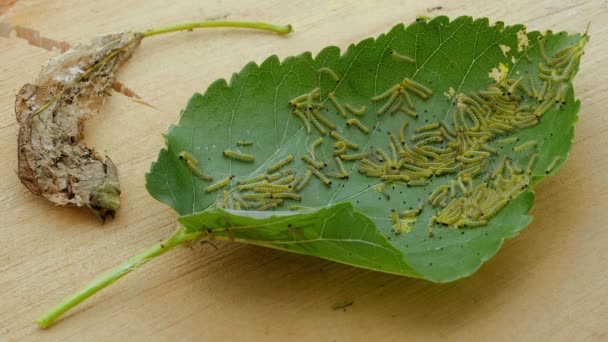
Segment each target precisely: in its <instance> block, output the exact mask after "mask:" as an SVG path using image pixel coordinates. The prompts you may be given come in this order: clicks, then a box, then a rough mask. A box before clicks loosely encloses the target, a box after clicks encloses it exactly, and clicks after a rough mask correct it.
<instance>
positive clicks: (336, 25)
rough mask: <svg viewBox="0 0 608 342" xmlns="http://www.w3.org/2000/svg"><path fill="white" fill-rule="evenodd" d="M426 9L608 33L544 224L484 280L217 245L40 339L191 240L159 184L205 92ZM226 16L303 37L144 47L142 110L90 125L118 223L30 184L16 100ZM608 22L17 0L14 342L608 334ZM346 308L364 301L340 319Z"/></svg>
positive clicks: (274, 1)
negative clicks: (106, 278)
mask: <svg viewBox="0 0 608 342" xmlns="http://www.w3.org/2000/svg"><path fill="white" fill-rule="evenodd" d="M437 7H442V8H437ZM418 14H423V15H427V16H435V15H440V14H442V15H443V14H444V15H449V16H450V17H456V16H460V15H465V14H466V15H471V16H474V17H486V16H487V17H489V18H490V20H491V21H497V20H502V21H504V22H506V23H507V24H516V23H522V24H526V25H527V26H528V29H529V30H530V31H531V30H546V29H553V30H554V31H561V30H568V31H572V32H582V31H584V30H585V28H586V25H587V23H588V22H589V21H590V22H591V30H590V33H591V37H592V39H591V43H590V44H589V45H588V49H587V50H586V54H585V56H584V58H583V60H582V64H581V71H580V73H579V75H578V76H577V78H576V80H575V89H576V93H577V95H578V97H579V98H580V100H581V101H582V107H581V111H580V121H579V124H578V126H577V128H576V135H575V143H574V148H573V150H572V154H571V157H570V160H569V161H568V163H567V164H566V165H565V166H564V168H563V169H562V170H561V171H560V173H559V174H558V175H557V176H555V177H553V178H551V179H548V180H546V181H545V182H543V183H541V184H540V185H539V186H537V187H536V188H535V191H536V193H537V199H536V204H535V206H534V209H533V210H532V214H533V215H534V217H535V219H534V222H533V223H532V224H531V225H530V226H529V227H528V228H527V229H526V230H525V231H524V232H523V233H522V234H520V235H519V236H518V237H516V238H515V239H512V240H510V241H507V242H506V243H505V245H504V246H503V248H502V250H501V251H500V252H499V253H498V255H497V256H496V257H495V258H494V259H492V260H491V261H490V262H488V263H487V264H485V265H484V266H482V268H481V270H480V271H479V272H478V273H476V274H475V275H473V276H472V277H469V278H467V279H464V280H461V281H458V282H454V283H450V284H444V285H437V284H431V283H428V282H425V281H421V280H414V279H409V278H404V277H398V276H392V275H386V274H381V273H376V272H371V271H365V270H361V269H355V268H352V267H348V266H343V265H339V264H335V263H332V262H328V261H324V260H319V259H316V258H312V257H306V256H301V255H294V254H288V253H283V252H279V251H274V250H268V249H263V248H258V247H252V246H246V245H238V244H225V243H218V244H217V247H218V249H217V250H215V249H214V248H213V247H212V246H210V245H208V244H207V245H200V246H195V247H193V250H189V249H188V248H178V249H177V250H176V251H173V252H171V253H168V254H167V255H165V256H163V257H161V258H160V259H158V260H156V261H153V262H151V263H149V264H147V265H145V266H144V267H142V268H141V269H140V270H138V271H136V272H135V273H133V274H131V275H129V276H127V277H126V278H123V279H122V280H120V281H119V282H117V283H116V284H115V285H113V286H111V287H110V288H108V289H107V290H105V291H103V292H101V293H100V294H98V295H96V296H94V297H93V298H91V299H90V300H88V301H86V302H85V303H83V304H82V305H81V306H79V307H78V308H77V309H76V310H74V311H72V312H71V313H70V314H69V315H68V316H66V318H67V319H64V320H62V321H60V322H59V323H58V324H57V325H56V326H54V327H52V328H51V329H49V330H47V331H42V330H39V329H37V327H36V326H35V325H34V319H35V318H36V317H37V316H38V315H39V314H40V313H41V312H42V311H43V310H45V309H47V308H48V307H49V306H50V305H52V304H55V303H56V302H57V301H58V300H60V299H61V298H63V297H64V296H66V295H68V294H69V293H71V292H73V291H74V290H76V289H78V288H80V287H81V286H83V285H84V284H85V283H87V282H88V281H90V280H91V279H93V278H94V277H95V276H97V275H99V274H101V273H102V272H104V271H106V270H108V269H109V268H111V267H113V266H115V265H117V264H118V263H119V262H121V261H123V260H124V259H126V258H128V257H129V256H131V255H133V254H135V253H136V252H138V251H140V250H142V249H143V248H145V247H147V246H149V245H152V244H154V243H155V242H157V241H158V240H159V239H162V238H164V237H167V236H168V235H169V234H170V233H171V232H173V230H174V229H175V218H176V215H175V214H174V213H173V212H172V210H171V209H169V208H168V207H166V206H165V205H163V204H161V203H159V202H157V201H155V200H154V199H152V198H151V197H150V196H149V195H148V193H147V192H146V190H145V187H144V173H145V172H146V171H147V170H148V169H149V166H150V163H151V162H152V161H153V160H154V159H155V158H156V155H157V153H158V151H159V149H160V148H161V147H162V146H163V140H162V137H161V135H160V133H161V132H164V131H165V130H166V129H167V127H168V126H169V125H170V124H171V123H174V122H176V121H177V119H178V113H179V111H180V109H182V108H183V106H184V105H185V104H186V101H187V99H188V98H189V97H190V96H191V95H192V93H194V92H196V91H204V89H206V87H207V86H208V85H209V84H210V83H211V82H212V81H214V80H215V79H217V78H223V77H229V76H230V75H231V73H232V72H234V71H238V70H240V69H241V67H242V66H243V65H245V63H247V62H248V61H250V60H254V61H257V62H260V61H262V60H263V59H265V58H266V57H267V56H269V55H271V54H278V55H279V56H280V57H281V58H284V57H287V56H290V55H294V54H298V53H300V52H303V51H306V50H310V51H312V52H313V53H316V52H318V51H319V50H320V49H322V48H323V47H324V46H326V45H338V46H340V47H341V48H345V47H347V46H348V44H350V43H351V42H356V41H359V40H361V39H363V38H366V37H370V36H376V35H378V34H380V33H383V32H386V31H388V29H389V28H391V27H392V26H393V25H394V24H396V23H399V22H405V23H409V22H411V21H413V20H414V19H415V16H416V15H418ZM211 18H229V19H245V20H264V21H269V22H276V23H291V24H293V25H294V27H295V29H296V32H295V34H293V35H292V36H290V37H285V38H283V37H277V36H275V35H271V34H266V33H256V32H246V31H243V30H206V31H205V30H200V31H196V32H194V33H178V34H173V35H167V36H161V37H158V38H153V39H150V40H149V41H148V40H146V41H144V43H143V44H142V46H141V47H140V48H139V50H138V51H136V52H135V54H134V55H133V57H132V59H131V61H130V62H128V63H127V64H126V65H125V66H124V67H123V68H122V69H121V71H120V72H119V74H118V80H119V81H121V82H122V84H123V85H124V86H125V87H128V88H129V89H131V90H132V91H133V92H134V93H136V94H137V95H138V96H139V97H141V100H135V99H134V97H129V96H125V95H123V94H120V93H117V92H114V94H113V96H112V97H111V98H110V100H109V101H108V103H107V105H106V106H105V108H104V109H103V111H102V113H100V115H98V116H96V117H95V118H93V119H91V120H90V121H88V122H87V126H86V139H87V142H88V143H89V144H90V145H91V146H94V147H95V148H96V149H97V150H98V151H106V152H107V154H108V155H110V156H111V157H112V158H113V160H114V161H115V163H116V164H117V165H118V169H119V172H120V177H121V184H122V188H123V194H124V195H123V197H122V200H123V205H122V208H121V210H120V212H119V214H118V216H117V217H116V219H115V220H113V221H110V222H109V223H107V224H106V225H100V224H99V222H98V221H97V220H96V219H95V217H94V216H93V215H92V214H91V213H89V212H88V211H87V210H86V209H78V208H60V207H54V206H52V205H51V204H49V203H48V202H47V201H45V200H43V199H42V198H39V197H36V196H34V195H32V194H30V193H29V192H28V191H27V190H26V188H25V187H24V186H22V185H21V184H20V183H19V181H18V179H17V175H16V170H17V158H16V157H17V153H16V143H17V131H18V127H17V124H16V122H15V117H14V109H13V103H14V98H15V95H16V93H17V91H18V90H19V88H20V87H21V85H22V84H24V83H26V82H28V81H32V80H34V78H35V77H36V75H37V74H38V71H39V68H40V66H41V65H42V64H43V62H44V61H45V60H46V59H48V58H49V57H51V56H55V55H57V54H58V48H57V47H59V48H61V47H62V46H63V47H66V46H67V45H68V44H74V43H77V42H83V41H86V40H88V39H89V38H91V37H93V36H95V35H99V34H102V33H107V32H110V31H123V30H131V29H133V30H144V29H147V28H151V27H157V26H162V25H166V24H171V23H176V22H183V21H190V20H200V19H211ZM606 22H608V3H607V2H606V1H604V0H602V1H585V2H576V1H561V2H560V1H533V2H532V1H526V0H523V1H508V2H507V1H498V2H495V3H485V2H481V1H473V0H469V1H450V2H447V1H445V2H443V1H438V0H431V1H354V0H353V1H328V0H323V1H316V0H315V1H313V0H310V1H304V2H302V1H300V2H298V3H297V5H296V4H295V3H294V4H293V5H288V4H286V2H285V1H279V0H267V1H242V0H241V1H238V0H237V1H219V0H217V1H216V0H214V1H179V2H177V4H173V2H172V1H163V0H147V1H143V0H142V1H125V0H120V1H118V0H107V1H72V0H70V1H26V0H8V1H7V0H0V160H1V161H2V163H1V164H0V340H1V341H18V340H57V341H59V340H62V341H63V340H79V341H103V340H119V339H120V340H125V339H128V340H167V339H173V340H188V339H199V340H200V339H209V340H219V339H230V340H238V339H245V338H247V339H248V340H281V341H284V340H287V339H294V340H315V341H317V340H319V341H333V340H336V341H346V340H377V339H382V340H400V341H402V340H414V341H415V340H423V339H424V340H426V339H428V340H434V339H435V340H439V339H447V338H449V339H453V340H503V341H514V340H517V341H522V340H529V341H539V340H552V341H556V340H606V339H608V301H607V299H608V271H607V270H606V265H607V264H608V249H607V247H606V241H608V224H607V223H606V222H608V210H606V203H608V177H607V176H606V174H605V172H606V170H608V155H607V153H606V151H607V149H606V146H607V145H608V135H607V130H608V116H607V115H606V108H608V96H606V94H607V92H608V84H607V82H606V75H607V74H608V65H607V64H606V62H607V58H606V56H607V55H608V38H607V37H608V30H607V29H608V25H607V24H606ZM37 34H39V35H37ZM61 42H64V43H61ZM40 45H42V47H40ZM53 46H55V48H52V47H53ZM49 50H52V51H49ZM123 93H128V92H123ZM144 102H145V103H147V104H149V105H150V106H146V105H144V104H142V103H144ZM602 208H604V209H602ZM345 300H353V301H354V303H353V305H352V306H350V307H348V308H347V309H346V310H333V309H332V305H334V304H336V303H338V302H342V301H345Z"/></svg>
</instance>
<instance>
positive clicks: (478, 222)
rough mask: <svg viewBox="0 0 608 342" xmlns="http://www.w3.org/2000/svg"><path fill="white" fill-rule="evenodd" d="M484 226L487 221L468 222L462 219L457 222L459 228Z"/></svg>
mask: <svg viewBox="0 0 608 342" xmlns="http://www.w3.org/2000/svg"><path fill="white" fill-rule="evenodd" d="M486 224H488V221H485V220H469V219H464V220H461V221H459V222H458V225H459V226H461V225H462V226H467V227H480V226H485V225H486Z"/></svg>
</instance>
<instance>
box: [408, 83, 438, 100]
mask: <svg viewBox="0 0 608 342" xmlns="http://www.w3.org/2000/svg"><path fill="white" fill-rule="evenodd" d="M401 84H402V85H403V86H404V87H407V88H408V89H409V90H412V91H414V92H415V93H417V94H418V96H420V97H421V98H423V99H427V98H428V97H429V96H431V95H433V92H432V91H431V89H429V88H427V87H425V86H423V85H422V84H420V83H418V82H415V81H412V80H410V79H409V78H406V79H404V80H403V81H402V82H401Z"/></svg>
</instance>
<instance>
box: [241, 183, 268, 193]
mask: <svg viewBox="0 0 608 342" xmlns="http://www.w3.org/2000/svg"><path fill="white" fill-rule="evenodd" d="M267 184H268V182H266V181H261V182H255V183H248V184H242V185H237V186H236V189H237V190H239V191H241V190H249V189H253V188H257V187H259V186H262V185H267Z"/></svg>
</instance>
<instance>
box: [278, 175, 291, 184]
mask: <svg viewBox="0 0 608 342" xmlns="http://www.w3.org/2000/svg"><path fill="white" fill-rule="evenodd" d="M295 178H296V177H295V176H294V175H291V176H287V177H284V178H281V179H279V180H277V181H275V182H274V183H273V184H276V185H286V184H289V183H291V182H293V180H294V179H295Z"/></svg>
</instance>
